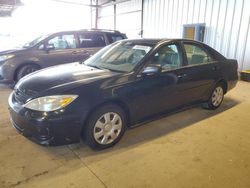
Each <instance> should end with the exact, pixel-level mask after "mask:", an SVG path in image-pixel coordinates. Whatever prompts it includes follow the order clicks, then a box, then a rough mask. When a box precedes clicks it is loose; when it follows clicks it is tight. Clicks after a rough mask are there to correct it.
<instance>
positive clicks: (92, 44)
mask: <svg viewBox="0 0 250 188" xmlns="http://www.w3.org/2000/svg"><path fill="white" fill-rule="evenodd" d="M77 38H78V48H77V50H76V54H75V55H76V56H77V57H78V58H79V59H80V60H82V61H84V60H86V59H87V58H88V57H89V56H92V55H93V54H95V53H96V52H97V51H99V50H100V49H101V48H103V47H104V46H106V41H105V37H104V35H103V34H101V33H93V32H84V33H79V34H78V35H77Z"/></svg>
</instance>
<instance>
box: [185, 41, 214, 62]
mask: <svg viewBox="0 0 250 188" xmlns="http://www.w3.org/2000/svg"><path fill="white" fill-rule="evenodd" d="M184 48H185V51H186V54H187V59H188V65H197V64H204V63H209V62H211V61H214V60H213V58H212V57H211V56H210V55H209V54H208V53H207V52H206V51H204V50H203V49H202V48H201V47H199V46H197V45H195V44H184Z"/></svg>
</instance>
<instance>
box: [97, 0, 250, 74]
mask: <svg viewBox="0 0 250 188" xmlns="http://www.w3.org/2000/svg"><path fill="white" fill-rule="evenodd" d="M117 1H118V0H117ZM142 3H143V6H142ZM109 7H110V9H109V11H108V10H107V9H108V7H103V8H100V12H99V19H98V28H105V29H117V30H120V31H122V32H125V33H127V35H128V37H129V38H138V37H139V35H138V32H139V31H140V30H143V37H144V38H163V37H165V38H181V37H182V32H183V24H195V23H205V24H206V30H205V39H204V42H205V43H206V44H208V45H210V46H211V47H213V48H215V49H216V50H218V51H219V52H221V53H222V54H223V55H225V56H226V57H227V58H233V59H237V60H238V63H239V70H242V69H250V1H249V0H131V1H127V2H123V3H118V4H117V5H116V23H114V20H115V19H114V5H112V6H109ZM142 7H143V11H141V9H142ZM111 8H112V10H113V11H111ZM105 12H109V15H107V14H106V13H105ZM104 13H105V14H104ZM142 15H143V28H141V16H142Z"/></svg>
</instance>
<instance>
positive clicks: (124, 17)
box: [98, 0, 142, 38]
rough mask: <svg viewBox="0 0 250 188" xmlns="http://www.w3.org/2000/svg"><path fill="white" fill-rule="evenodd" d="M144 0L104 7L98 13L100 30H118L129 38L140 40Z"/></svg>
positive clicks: (133, 0)
mask: <svg viewBox="0 0 250 188" xmlns="http://www.w3.org/2000/svg"><path fill="white" fill-rule="evenodd" d="M141 16H142V0H131V1H126V2H122V3H117V4H116V5H112V6H104V7H102V8H100V9H99V12H98V28H101V29H116V30H119V31H121V32H124V33H126V34H127V36H128V37H129V38H138V37H139V34H138V33H139V32H140V31H141V19H142V18H141Z"/></svg>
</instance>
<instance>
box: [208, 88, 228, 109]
mask: <svg viewBox="0 0 250 188" xmlns="http://www.w3.org/2000/svg"><path fill="white" fill-rule="evenodd" d="M224 94H225V91H224V87H223V84H221V83H218V84H217V85H216V86H215V87H214V90H213V92H212V94H211V96H210V98H209V100H208V101H207V102H206V103H204V104H203V107H204V108H207V109H212V110H214V109H216V108H218V107H219V106H220V105H221V103H222V101H223V99H224Z"/></svg>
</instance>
